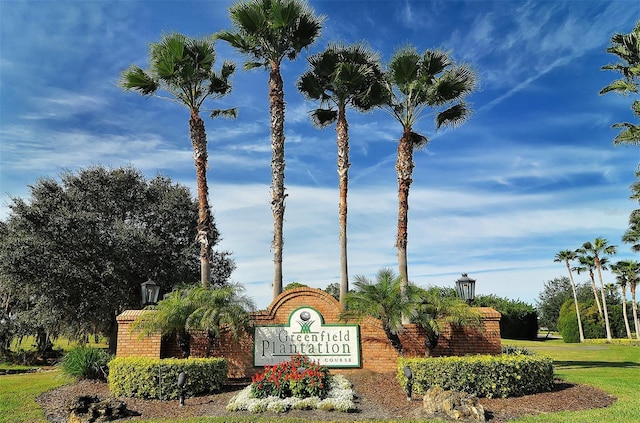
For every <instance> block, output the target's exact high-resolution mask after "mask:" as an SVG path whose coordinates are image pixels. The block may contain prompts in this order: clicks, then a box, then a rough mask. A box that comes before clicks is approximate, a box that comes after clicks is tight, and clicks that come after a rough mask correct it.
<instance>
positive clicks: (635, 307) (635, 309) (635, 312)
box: [630, 281, 640, 341]
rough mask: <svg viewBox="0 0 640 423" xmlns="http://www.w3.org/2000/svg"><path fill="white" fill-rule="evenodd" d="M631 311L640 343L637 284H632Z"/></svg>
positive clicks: (633, 282)
mask: <svg viewBox="0 0 640 423" xmlns="http://www.w3.org/2000/svg"><path fill="white" fill-rule="evenodd" d="M630 288H631V309H632V310H633V326H634V328H635V330H636V339H637V340H638V341H640V321H638V303H637V302H636V282H635V281H632V282H631V283H630Z"/></svg>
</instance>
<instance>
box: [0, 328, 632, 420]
mask: <svg viewBox="0 0 640 423" xmlns="http://www.w3.org/2000/svg"><path fill="white" fill-rule="evenodd" d="M503 345H517V346H521V347H525V348H527V349H529V350H531V351H534V352H536V353H538V354H544V355H548V356H550V357H551V358H552V359H553V360H554V366H555V371H556V376H557V377H559V378H561V379H563V380H565V381H567V382H570V383H579V384H586V385H591V386H595V387H598V388H600V389H602V390H604V391H605V392H607V393H609V394H611V395H613V396H615V397H616V398H618V400H617V401H616V402H615V403H614V404H613V405H612V406H610V407H607V408H601V409H595V410H585V411H577V412H562V413H554V414H542V415H538V416H532V417H525V418H522V419H518V420H514V422H519V423H543V422H544V423H547V422H551V423H554V422H557V423H583V422H592V421H595V422H609V421H614V422H616V423H634V422H638V421H640V389H638V381H640V347H638V346H625V345H609V344H565V343H564V342H563V341H562V340H557V339H554V340H545V341H511V340H503ZM64 383H65V382H64V381H63V379H62V378H61V376H60V373H58V372H57V371H56V372H39V373H29V374H21V375H5V376H0V422H2V423H14V422H16V423H17V422H25V421H29V422H39V423H45V422H46V419H45V418H44V416H43V413H42V410H41V409H40V407H39V406H38V405H37V403H36V402H35V398H36V397H37V396H38V395H40V394H41V393H43V392H45V391H48V390H50V389H53V388H56V387H58V386H60V385H62V384H64ZM354 417H355V416H354ZM171 421H175V419H173V420H169V419H152V420H144V421H140V422H141V423H168V422H171ZM180 421H181V422H183V423H222V422H228V423H246V422H258V423H259V422H269V421H271V420H270V419H269V418H266V417H264V418H263V417H260V416H252V417H250V418H248V417H246V416H237V417H236V416H225V417H219V418H216V417H198V418H191V419H183V420H180ZM278 421H280V422H282V423H297V422H303V421H307V420H303V419H293V418H287V417H286V416H283V418H282V419H279V420H278ZM379 421H380V422H382V421H383V420H379ZM421 421H422V422H425V420H421ZM409 422H410V421H409Z"/></svg>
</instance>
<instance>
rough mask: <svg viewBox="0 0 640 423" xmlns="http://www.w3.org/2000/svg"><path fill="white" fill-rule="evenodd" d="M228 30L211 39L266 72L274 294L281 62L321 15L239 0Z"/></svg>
mask: <svg viewBox="0 0 640 423" xmlns="http://www.w3.org/2000/svg"><path fill="white" fill-rule="evenodd" d="M229 16H230V17H231V22H232V23H233V26H234V30H233V31H221V32H219V33H218V34H216V38H218V39H221V40H224V41H226V42H228V43H229V44H230V45H231V46H232V47H234V48H235V49H237V50H238V51H240V52H241V53H243V54H245V55H247V56H249V58H250V61H248V62H246V63H245V65H244V69H245V70H248V69H253V68H257V67H262V68H265V69H268V70H269V114H270V116H271V153H272V157H271V211H272V213H273V243H272V247H273V263H274V278H273V298H275V297H277V296H278V295H280V293H281V292H282V246H283V239H282V226H283V221H284V209H285V198H286V194H285V192H284V191H285V188H284V169H285V161H284V141H285V136H284V114H285V102H284V85H283V81H282V76H281V73H280V65H281V63H282V60H284V59H285V58H286V59H289V60H294V59H295V58H296V57H297V56H298V54H299V53H300V52H301V51H302V49H306V48H308V47H309V46H310V45H311V44H313V43H314V42H315V40H316V39H317V38H318V37H319V36H320V30H321V28H322V22H323V20H324V18H323V17H317V16H315V15H314V11H313V9H311V7H309V5H308V4H307V3H306V2H305V1H304V0H244V1H239V2H237V3H235V4H233V5H232V6H231V7H230V8H229Z"/></svg>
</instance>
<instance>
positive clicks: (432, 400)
mask: <svg viewBox="0 0 640 423" xmlns="http://www.w3.org/2000/svg"><path fill="white" fill-rule="evenodd" d="M423 408H424V410H425V411H426V412H427V413H429V414H438V413H443V414H445V415H447V416H448V417H449V418H452V419H454V420H471V421H475V422H484V421H485V417H484V408H483V407H482V405H480V404H478V398H477V397H476V396H475V395H470V394H467V393H466V392H456V391H445V390H444V389H442V388H440V387H438V386H436V387H435V388H431V389H429V390H428V391H427V393H426V394H425V395H424V399H423Z"/></svg>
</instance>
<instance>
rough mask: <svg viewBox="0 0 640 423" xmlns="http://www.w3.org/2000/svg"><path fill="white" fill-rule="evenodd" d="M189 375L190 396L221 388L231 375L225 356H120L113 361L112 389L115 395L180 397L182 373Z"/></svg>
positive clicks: (110, 379)
mask: <svg viewBox="0 0 640 423" xmlns="http://www.w3.org/2000/svg"><path fill="white" fill-rule="evenodd" d="M181 372H184V373H185V375H186V376H187V383H186V385H185V391H186V394H187V396H191V395H200V394H204V393H208V392H213V391H216V390H219V389H220V387H221V386H222V382H223V381H224V380H225V379H226V377H227V361H226V360H225V359H223V358H187V359H178V358H170V359H158V358H145V357H118V358H115V359H113V360H111V361H110V362H109V389H110V390H111V394H113V395H115V396H125V397H135V398H145V399H149V398H155V399H163V400H166V399H177V398H179V396H180V388H178V375H179V374H180V373H181Z"/></svg>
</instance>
